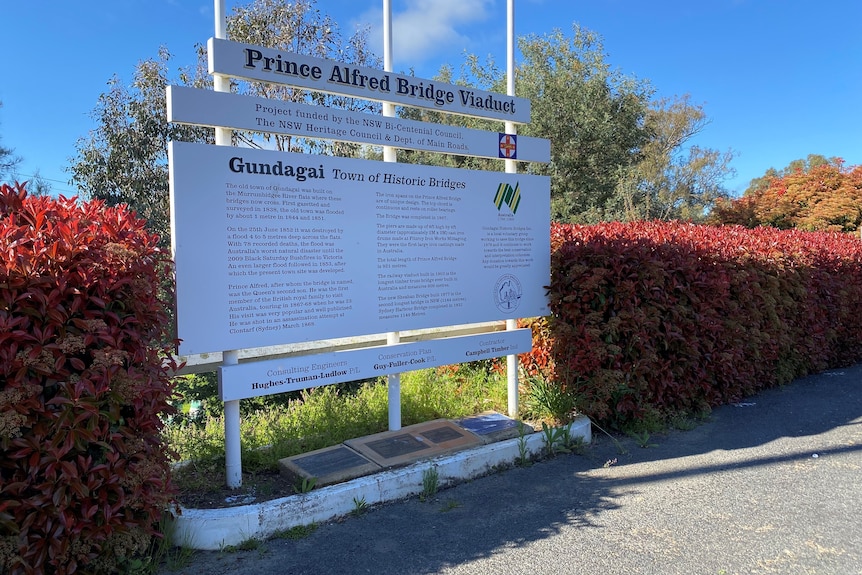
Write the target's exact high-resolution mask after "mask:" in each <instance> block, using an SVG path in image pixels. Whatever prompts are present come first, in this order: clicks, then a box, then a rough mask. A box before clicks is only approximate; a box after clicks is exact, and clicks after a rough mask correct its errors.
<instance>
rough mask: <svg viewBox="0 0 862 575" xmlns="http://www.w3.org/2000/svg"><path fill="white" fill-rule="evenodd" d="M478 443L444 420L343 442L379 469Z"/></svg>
mask: <svg viewBox="0 0 862 575" xmlns="http://www.w3.org/2000/svg"><path fill="white" fill-rule="evenodd" d="M481 443H482V442H481V440H480V439H479V438H478V437H477V436H476V435H474V434H473V433H471V432H470V431H467V430H466V429H463V428H460V427H458V426H456V425H455V424H454V423H452V422H451V421H449V420H445V419H438V420H434V421H427V422H425V423H419V424H416V425H410V426H408V427H404V428H402V429H400V430H398V431H384V432H382V433H377V434H375V435H370V436H368V437H360V438H357V439H350V440H348V441H345V444H346V445H348V446H349V447H351V448H353V449H355V450H356V451H358V452H359V453H361V454H363V455H364V456H365V457H367V458H368V459H370V460H371V461H373V462H375V463H377V464H378V465H380V466H381V467H396V466H399V465H407V464H409V463H413V462H415V461H418V460H420V459H429V458H431V457H435V456H437V455H442V454H444V453H448V452H451V451H455V450H458V449H466V448H468V447H473V446H475V445H480V444H481Z"/></svg>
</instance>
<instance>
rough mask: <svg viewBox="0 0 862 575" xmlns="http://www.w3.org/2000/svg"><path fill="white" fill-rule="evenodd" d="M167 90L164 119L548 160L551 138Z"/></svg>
mask: <svg viewBox="0 0 862 575" xmlns="http://www.w3.org/2000/svg"><path fill="white" fill-rule="evenodd" d="M167 94H168V121H169V122H179V123H184V124H195V125H199V126H219V127H227V128H233V129H235V130H253V131H258V132H271V133H276V134H290V135H292V136H304V137H308V138H328V139H332V140H340V141H345V142H357V143H361V144H372V145H378V146H394V147H397V148H406V149H410V150H425V151H428V152H443V153H447V154H458V155H461V156H478V157H481V158H496V159H507V160H521V161H525V162H549V161H550V160H551V142H550V140H546V139H544V138H530V137H527V136H515V135H513V134H499V133H496V132H487V131H484V130H473V129H470V128H461V127H458V126H447V125H443V124H432V123H428V122H417V121H415V120H404V119H400V118H388V117H384V116H378V115H373V114H363V113H360V112H351V111H348V110H339V109H336V108H325V107H322V106H309V105H305V104H296V103H294V102H285V101H280V100H270V99H266V98H256V97H252V96H240V95H238V94H231V93H228V92H213V91H212V90H198V89H195V88H184V87H180V86H168V89H167Z"/></svg>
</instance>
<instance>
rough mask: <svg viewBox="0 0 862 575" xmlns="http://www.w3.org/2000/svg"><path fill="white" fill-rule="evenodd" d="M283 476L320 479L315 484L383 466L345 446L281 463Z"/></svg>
mask: <svg viewBox="0 0 862 575" xmlns="http://www.w3.org/2000/svg"><path fill="white" fill-rule="evenodd" d="M278 467H279V470H280V471H281V473H282V475H287V476H288V477H291V478H293V479H294V480H296V479H311V478H312V477H313V478H315V479H317V482H316V483H315V486H317V487H321V486H323V485H330V484H333V483H340V482H342V481H348V480H350V479H355V478H357V477H362V476H363V475H369V474H371V473H374V472H376V471H380V466H379V465H377V464H376V463H374V462H373V461H370V460H369V459H368V458H366V457H365V456H363V455H362V454H360V453H357V452H356V451H354V450H353V449H351V448H349V447H347V446H345V445H336V446H333V447H326V448H324V449H318V450H317V451H312V452H309V453H304V454H302V455H295V456H293V457H287V458H285V459H281V460H279V462H278Z"/></svg>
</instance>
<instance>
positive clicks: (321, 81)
mask: <svg viewBox="0 0 862 575" xmlns="http://www.w3.org/2000/svg"><path fill="white" fill-rule="evenodd" d="M207 51H208V54H209V73H210V74H221V75H225V76H232V77H234V78H244V79H246V80H258V81H261V82H270V83H273V84H284V85H287V86H297V87H300V88H308V89H309V90H315V91H318V92H328V93H330V94H343V95H347V96H354V97H356V98H362V99H364V100H375V101H378V102H391V103H394V104H401V105H404V106H413V107H416V108H427V109H430V110H435V111H437V112H448V113H450V114H461V115H464V116H475V117H479V118H490V119H496V120H503V121H505V122H516V123H521V124H526V123H528V122H529V121H530V100H528V99H526V98H515V97H513V96H507V95H505V94H498V93H495V92H486V91H484V90H476V89H473V88H468V87H466V86H456V85H454V84H445V83H442V82H436V81H434V80H425V79H422V78H417V77H415V76H408V75H405V74H393V73H391V72H384V71H383V70H379V69H377V68H367V67H364V66H354V65H351V64H344V63H341V62H335V61H333V60H326V59H324V58H314V57H312V56H306V55H303V54H296V53H293V52H282V51H280V50H274V49H271V48H264V47H263V46H253V45H251V44H241V43H239V42H231V41H230V40H222V39H219V38H210V39H209V42H208V43H207Z"/></svg>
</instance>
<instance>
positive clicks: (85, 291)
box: [0, 185, 176, 574]
mask: <svg viewBox="0 0 862 575" xmlns="http://www.w3.org/2000/svg"><path fill="white" fill-rule="evenodd" d="M156 246H157V238H156V237H155V236H153V235H151V234H149V233H148V232H147V231H146V230H145V229H144V223H143V221H142V220H139V219H137V218H135V217H133V216H131V215H130V214H129V213H128V212H127V211H125V210H124V209H121V208H107V207H105V206H104V204H102V203H101V202H90V203H78V202H76V200H75V199H65V198H60V199H58V200H56V199H52V198H48V197H28V196H27V194H26V191H25V190H24V188H23V187H22V186H18V185H16V186H15V187H10V186H7V185H3V186H2V189H0V251H2V253H3V260H2V264H0V572H2V573H57V574H64V573H75V572H87V573H111V572H116V570H117V566H118V565H122V564H123V562H124V561H126V560H128V559H130V558H132V557H135V556H136V555H138V554H141V553H143V552H145V551H146V549H147V547H148V545H149V543H150V540H151V537H152V536H153V535H155V529H154V527H155V526H156V525H157V524H158V521H159V519H160V518H161V515H162V513H163V511H164V510H165V509H166V508H167V507H168V505H169V504H170V503H171V501H172V500H173V493H172V489H171V487H170V481H169V469H170V468H169V464H170V460H169V454H168V451H167V449H166V445H165V443H164V441H163V439H162V437H161V433H160V432H161V429H162V422H161V420H160V418H159V414H160V413H162V414H166V413H171V408H170V406H169V404H168V402H167V400H168V399H169V396H170V394H171V387H170V385H171V384H170V379H169V377H168V375H169V373H170V370H172V369H174V368H175V367H176V366H175V365H173V363H172V361H171V359H170V357H171V356H170V352H171V350H172V349H173V342H168V343H169V344H166V337H167V336H166V333H165V330H167V329H168V328H170V319H169V317H168V316H167V315H166V311H165V310H166V309H167V307H166V305H165V303H164V301H161V300H160V298H159V293H160V290H161V287H162V285H163V282H162V278H163V276H164V273H166V272H165V271H161V272H160V271H159V270H166V269H167V268H165V266H166V265H167V263H168V261H167V256H166V254H163V253H161V252H160V251H159V250H158V248H157V247H156Z"/></svg>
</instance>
